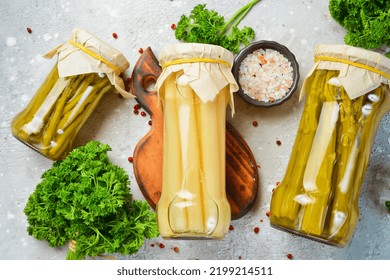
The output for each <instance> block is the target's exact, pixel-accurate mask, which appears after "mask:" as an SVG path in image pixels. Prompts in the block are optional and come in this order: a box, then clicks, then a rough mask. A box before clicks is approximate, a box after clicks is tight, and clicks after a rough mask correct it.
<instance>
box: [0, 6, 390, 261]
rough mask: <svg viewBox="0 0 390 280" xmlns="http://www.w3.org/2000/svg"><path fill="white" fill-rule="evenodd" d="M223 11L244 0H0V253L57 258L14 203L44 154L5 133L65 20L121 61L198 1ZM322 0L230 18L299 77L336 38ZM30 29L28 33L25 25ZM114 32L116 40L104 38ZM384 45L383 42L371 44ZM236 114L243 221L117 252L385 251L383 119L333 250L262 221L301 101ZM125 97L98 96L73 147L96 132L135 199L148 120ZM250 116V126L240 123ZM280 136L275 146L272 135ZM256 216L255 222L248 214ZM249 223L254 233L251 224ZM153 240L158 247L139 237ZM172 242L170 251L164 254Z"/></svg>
mask: <svg viewBox="0 0 390 280" xmlns="http://www.w3.org/2000/svg"><path fill="white" fill-rule="evenodd" d="M206 2H207V7H208V8H211V9H215V10H217V11H218V12H219V13H220V14H222V15H225V16H226V17H229V16H230V15H232V14H233V13H234V12H235V11H236V10H237V9H238V8H239V7H241V6H242V5H244V4H245V3H247V2H248V1H247V0H238V1H227V0H225V1H193V0H187V1H179V0H172V1H168V0H154V1H151V0H150V1H146V0H139V1H106V0H95V1H76V0H63V1H61V0H55V1H38V0H36V1H27V0H20V1H11V0H2V1H1V4H0V19H1V25H0V61H1V66H0V112H1V114H0V166H1V169H0V190H1V195H0V259H16V260H18V259H27V260H28V259H34V260H35V259H44V260H48V259H64V258H65V255H66V248H50V247H49V246H48V245H47V243H46V242H43V241H37V240H35V239H34V238H33V237H31V236H29V235H28V234H27V232H26V225H27V222H26V217H25V215H24V214H23V209H24V206H25V203H26V201H27V199H28V197H29V195H30V194H31V193H32V192H33V190H34V188H35V186H36V185H37V184H38V183H39V181H40V176H41V174H42V172H43V171H45V170H47V169H48V168H50V166H51V164H52V162H51V161H50V160H48V159H46V158H44V157H43V156H40V155H39V154H37V153H35V152H34V151H32V150H31V149H29V148H28V147H26V146H25V145H22V144H21V143H20V142H18V141H17V140H16V139H14V138H13V137H12V135H11V131H10V122H11V119H12V118H13V117H14V116H15V114H16V113H18V112H19V111H20V110H22V109H23V108H24V107H25V106H26V104H27V103H28V101H29V100H30V98H31V97H32V96H33V94H34V93H35V90H36V89H37V88H38V86H39V85H40V84H41V82H42V81H43V79H44V77H45V76H46V74H47V73H48V71H49V70H50V68H51V67H52V65H53V63H54V60H53V61H48V60H45V59H43V58H42V57H41V55H42V54H44V53H46V52H47V51H49V50H51V49H52V48H54V47H56V46H57V45H59V44H61V43H62V42H64V41H65V40H68V38H69V36H70V32H71V30H72V28H73V27H81V28H85V29H87V30H89V31H90V32H92V33H94V34H95V35H97V36H98V37H100V38H101V39H103V40H105V41H106V42H108V43H109V44H111V45H112V46H114V47H116V48H117V49H119V50H121V51H122V52H123V53H124V55H125V56H126V57H127V59H128V60H129V62H130V64H131V66H130V69H129V70H128V71H127V72H126V75H127V76H128V75H130V74H131V71H132V67H133V66H134V64H135V62H136V61H137V59H138V57H139V53H138V49H139V48H141V47H142V48H146V47H148V46H150V47H151V48H152V50H153V51H154V52H155V53H156V54H157V55H158V54H159V52H160V51H161V50H162V48H163V47H164V46H165V45H167V44H170V43H174V42H177V41H176V39H175V38H174V33H173V31H172V30H171V28H170V25H171V24H172V23H176V22H177V21H178V19H179V17H180V15H182V14H183V13H186V14H188V13H189V11H190V10H191V9H192V7H193V6H194V5H196V4H198V3H206ZM327 5H328V1H319V0H311V1H306V0H299V1H298V0H279V1H271V0H263V1H261V2H260V3H259V4H257V5H256V6H255V7H254V8H253V10H252V11H251V12H250V13H249V14H248V16H247V17H246V18H245V19H244V21H243V22H242V24H245V25H249V26H252V27H253V28H254V30H255V32H256V40H264V39H265V40H275V41H277V42H279V43H281V44H284V45H286V46H287V47H288V48H290V50H291V51H292V52H293V53H294V54H295V55H296V57H297V60H298V62H299V64H300V67H301V68H300V73H301V77H302V78H301V81H300V87H301V84H302V81H303V79H304V77H305V76H306V74H307V73H308V71H309V70H310V68H311V67H312V65H313V55H312V54H313V49H314V47H315V46H316V45H317V44H319V43H328V44H342V43H343V37H344V34H345V31H344V30H343V28H341V27H340V26H339V25H338V24H337V23H336V22H335V21H334V20H333V19H332V18H331V17H330V15H329V12H328V7H327ZM27 27H30V28H31V29H32V31H33V32H32V33H31V34H29V33H27V31H26V28H27ZM112 32H116V33H117V34H118V38H117V39H114V38H113V37H112V36H111V34H112ZM382 51H385V50H382ZM235 101H236V112H237V113H236V115H235V117H234V118H233V119H231V118H229V121H230V122H231V123H232V124H233V125H234V126H235V127H236V128H237V130H238V131H239V132H240V133H241V134H242V135H243V137H244V138H245V139H246V140H247V142H248V144H249V146H250V147H251V148H252V151H253V153H254V155H255V157H256V160H257V161H258V163H259V164H260V165H261V169H259V175H260V183H259V197H258V199H257V201H256V203H255V206H254V207H253V209H252V210H251V211H250V213H248V214H247V215H246V216H245V217H243V218H241V219H239V220H235V221H232V225H233V226H234V228H235V229H234V230H233V231H231V232H229V234H228V235H227V236H226V237H225V239H223V240H221V241H199V240H198V241H189V240H186V241H179V240H163V239H161V238H156V239H154V240H148V241H147V242H146V243H145V244H144V246H143V247H142V248H141V250H140V251H139V252H138V253H137V254H135V255H132V256H117V257H118V258H120V259H239V258H242V259H270V260H284V259H286V255H287V254H288V253H291V254H293V256H294V258H295V259H305V260H306V259H307V260H309V259H314V260H318V259H390V234H389V228H390V214H389V213H388V212H386V209H385V208H384V206H383V204H384V201H385V200H390V189H389V187H390V136H389V132H390V124H389V122H390V115H389V114H387V115H386V116H385V117H384V118H383V119H382V122H381V124H380V127H379V130H378V133H377V136H376V139H375V143H374V147H373V152H372V155H371V159H370V164H369V167H368V170H367V173H366V177H365V180H364V184H363V187H362V192H361V196H360V201H359V205H360V210H361V212H360V219H359V224H358V226H357V229H356V231H355V234H354V237H353V239H352V241H351V243H350V244H349V245H348V246H347V247H345V248H342V249H341V248H335V247H332V246H328V245H324V244H321V243H318V242H315V241H312V240H307V239H304V238H302V237H299V236H294V235H292V234H289V233H286V232H282V231H278V230H276V229H273V228H271V227H270V225H269V222H268V218H267V217H266V214H265V213H266V212H267V211H268V210H269V204H270V198H271V191H272V189H273V188H274V187H275V184H276V182H277V181H281V180H282V179H283V175H284V171H285V168H286V166H287V163H288V158H289V155H290V152H291V149H292V145H293V142H294V138H295V135H296V130H297V127H298V122H299V120H300V116H301V113H302V108H303V103H299V102H298V94H296V95H295V96H294V97H293V98H292V99H290V100H289V101H288V102H286V103H285V104H284V105H283V106H280V107H276V108H270V109H262V108H254V107H251V106H249V105H247V104H246V103H244V101H243V100H242V99H241V98H239V97H238V96H236V99H235ZM134 104H135V100H123V99H119V98H115V97H112V96H106V97H105V99H104V100H103V102H102V103H101V105H100V106H99V107H98V108H97V110H96V112H95V113H94V114H93V115H92V117H91V118H90V119H89V120H88V122H87V123H86V124H85V126H84V128H83V130H82V132H81V133H80V134H79V135H78V137H77V140H76V143H75V144H76V145H80V144H83V143H85V142H87V141H88V140H91V139H98V140H100V141H102V142H106V143H108V144H110V145H111V147H112V148H113V152H112V153H111V154H110V157H111V159H112V161H113V162H115V163H116V164H118V165H120V166H122V167H123V168H125V169H126V170H127V172H128V173H129V175H130V178H131V181H132V185H131V189H132V192H133V193H134V196H135V198H137V199H143V196H142V194H141V192H140V191H139V189H138V186H137V184H136V181H135V178H134V174H133V170H132V165H131V164H130V163H129V162H128V161H127V157H128V156H130V155H132V152H133V149H134V147H135V145H136V144H137V142H138V141H139V139H140V138H141V137H142V136H143V135H144V134H145V133H146V132H147V131H148V129H149V126H148V124H147V122H148V120H149V118H148V117H141V116H140V115H138V116H136V115H134V114H133V113H132V107H133V105H134ZM254 120H256V121H257V122H258V123H259V126H258V127H253V126H252V121H254ZM277 139H280V140H281V142H282V145H281V146H277V145H276V144H275V141H276V140H277ZM260 220H263V222H260ZM256 226H258V227H260V232H259V234H254V232H253V228H254V227H256ZM159 242H163V243H164V245H165V248H164V249H161V248H159V247H158V246H154V247H152V246H151V244H158V243H159ZM174 247H179V249H180V252H179V253H175V252H174V251H173V248H174Z"/></svg>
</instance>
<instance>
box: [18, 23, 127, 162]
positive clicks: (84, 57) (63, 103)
mask: <svg viewBox="0 0 390 280" xmlns="http://www.w3.org/2000/svg"><path fill="white" fill-rule="evenodd" d="M55 55H57V56H58V59H57V62H56V63H55V65H54V67H53V68H52V70H51V71H50V73H49V74H48V75H47V77H46V79H45V80H44V81H43V83H42V85H41V86H40V87H39V89H38V90H37V92H36V93H35V95H34V96H33V97H32V99H31V101H30V102H29V104H28V105H27V106H26V107H25V108H24V110H22V111H21V112H20V113H18V114H17V115H16V116H15V117H14V119H13V120H12V123H11V129H12V134H13V135H14V136H15V137H16V138H17V139H19V140H20V141H22V142H23V143H25V144H26V145H28V146H30V147H31V148H33V149H34V150H36V151H38V152H39V153H41V154H42V155H44V156H46V157H48V158H49V159H51V160H60V159H63V158H64V157H65V156H66V155H67V154H68V153H69V151H70V150H71V149H72V143H73V140H74V139H75V137H76V135H77V133H78V131H79V130H80V129H81V127H82V126H83V124H84V123H85V121H86V120H87V119H88V117H89V116H90V115H91V114H92V112H93V111H94V109H95V108H96V107H97V105H98V104H99V102H100V101H101V99H102V97H103V96H104V94H105V93H108V92H110V93H112V92H116V93H119V94H121V95H122V96H123V97H126V98H127V97H130V96H131V95H130V94H129V93H128V92H126V91H125V89H124V82H123V80H122V79H121V78H120V76H119V75H120V74H121V73H122V72H124V71H125V70H126V69H127V68H128V67H129V63H128V61H127V60H126V58H125V57H124V56H123V55H122V54H121V53H120V52H119V51H118V50H116V49H114V48H113V47H111V46H109V45H107V44H106V43H104V42H103V41H101V40H100V39H98V38H96V37H95V36H93V35H92V34H90V33H88V32H87V31H85V30H83V29H79V28H77V29H74V30H73V31H72V36H71V39H70V40H69V41H68V42H66V43H65V44H63V45H61V46H59V47H57V48H55V49H54V50H53V51H51V52H49V53H48V54H46V55H45V57H46V58H52V57H53V56H55Z"/></svg>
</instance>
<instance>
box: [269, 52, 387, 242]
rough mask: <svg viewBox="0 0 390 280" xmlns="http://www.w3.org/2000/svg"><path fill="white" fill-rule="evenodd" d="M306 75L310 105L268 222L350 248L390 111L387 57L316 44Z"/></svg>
mask: <svg viewBox="0 0 390 280" xmlns="http://www.w3.org/2000/svg"><path fill="white" fill-rule="evenodd" d="M314 59H315V62H316V64H315V66H314V68H313V70H312V71H311V72H310V74H309V75H308V77H307V78H306V79H305V81H304V84H303V87H302V92H301V97H302V96H303V95H306V101H305V106H304V110H303V114H302V117H301V122H300V124H299V128H298V132H297V136H296V138H295V143H294V146H293V150H292V153H291V156H290V160H289V163H288V165H287V170H286V173H285V176H284V179H283V181H282V183H281V184H280V185H279V186H278V187H276V189H275V190H274V192H273V194H272V200H271V210H270V221H271V225H272V226H274V227H277V228H280V229H284V230H287V231H290V232H294V233H297V234H299V235H302V236H305V237H308V238H312V239H315V240H318V241H321V242H324V243H327V244H332V245H336V246H340V247H342V246H345V245H346V244H348V242H349V241H350V240H351V237H352V235H353V233H354V230H355V227H356V225H357V223H358V219H359V207H358V198H359V193H360V189H361V186H362V183H363V180H364V175H365V171H366V168H367V164H368V162H369V158H370V153H371V148H372V144H373V142H374V139H375V134H376V130H377V128H378V125H379V122H380V120H381V118H382V116H383V115H384V114H386V113H387V112H388V111H389V109H390V87H389V81H390V59H388V58H386V57H385V56H383V55H381V54H379V53H376V52H373V51H368V50H364V49H360V48H355V47H351V46H345V45H319V46H318V47H317V48H316V50H315V55H314Z"/></svg>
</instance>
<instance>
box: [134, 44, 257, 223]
mask: <svg viewBox="0 0 390 280" xmlns="http://www.w3.org/2000/svg"><path fill="white" fill-rule="evenodd" d="M160 74H161V68H160V66H159V63H158V60H157V58H156V57H155V55H154V54H153V52H152V50H151V49H150V48H147V49H146V50H144V52H143V53H142V54H141V56H140V58H139V59H138V61H137V63H136V65H135V67H134V69H133V73H132V77H131V82H130V87H131V90H132V92H133V94H135V95H136V97H137V102H138V103H139V104H140V105H141V106H142V108H143V109H144V110H145V111H147V112H148V113H149V115H150V117H151V119H152V127H151V130H150V131H149V132H148V133H147V134H146V135H145V136H144V137H143V138H142V139H141V140H140V141H139V142H138V144H137V146H136V147H135V149H134V153H133V167H134V175H135V178H136V180H137V183H138V186H139V188H140V189H141V191H142V194H143V195H144V196H145V199H146V200H147V201H148V203H149V204H150V206H151V207H152V208H153V209H155V207H156V204H157V202H158V200H159V198H160V194H161V188H162V176H163V172H162V170H163V168H162V166H163V133H164V117H163V112H162V110H161V106H160V103H159V100H158V97H157V92H156V91H155V90H154V87H153V86H154V84H155V82H156V80H157V78H158V76H159V75H160ZM258 181H259V177H258V170H257V164H256V161H255V158H254V156H253V154H252V152H251V150H250V148H249V147H248V145H247V144H246V142H245V140H244V139H243V138H242V136H241V135H240V134H239V133H238V132H237V130H235V129H234V128H233V126H232V125H230V124H229V123H226V193H227V197H228V201H229V203H230V207H231V214H232V219H238V218H241V217H242V216H244V215H245V214H246V213H247V212H248V211H249V210H250V209H251V207H252V206H253V204H254V202H255V200H256V196H257V193H258Z"/></svg>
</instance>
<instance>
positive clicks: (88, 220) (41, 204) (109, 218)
mask: <svg viewBox="0 0 390 280" xmlns="http://www.w3.org/2000/svg"><path fill="white" fill-rule="evenodd" d="M110 150H111V148H110V146H108V145H106V144H102V143H100V142H98V141H91V142H89V143H87V144H86V145H85V146H81V147H79V148H76V149H74V150H73V151H72V152H70V154H69V155H68V157H67V158H66V159H65V160H63V161H58V162H55V163H54V164H53V167H52V168H51V169H49V170H47V171H46V172H44V173H43V174H42V181H41V182H40V183H39V184H38V185H37V187H36V189H35V191H34V192H33V193H32V194H31V196H30V197H29V199H28V202H27V204H26V206H25V209H24V212H25V214H26V215H27V221H28V224H29V225H28V228H27V231H28V233H29V234H30V235H32V236H34V237H35V238H37V239H38V240H47V241H48V242H49V245H50V246H52V247H57V246H63V245H65V244H66V243H67V242H70V241H72V244H75V245H76V246H75V248H74V249H69V251H68V255H67V259H83V258H85V256H91V257H93V256H98V255H102V254H112V253H120V254H122V255H130V254H133V253H136V252H137V251H138V249H139V248H140V247H141V246H142V244H143V242H144V239H145V238H153V237H156V236H158V229H157V224H156V217H155V213H154V212H151V211H150V207H149V205H148V204H147V202H143V201H137V200H134V201H132V195H131V193H130V189H129V187H128V185H129V184H130V180H129V177H128V175H127V173H126V171H125V170H124V169H122V168H120V167H118V166H116V165H114V164H113V163H111V162H110V160H109V158H108V155H107V152H108V151H110Z"/></svg>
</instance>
